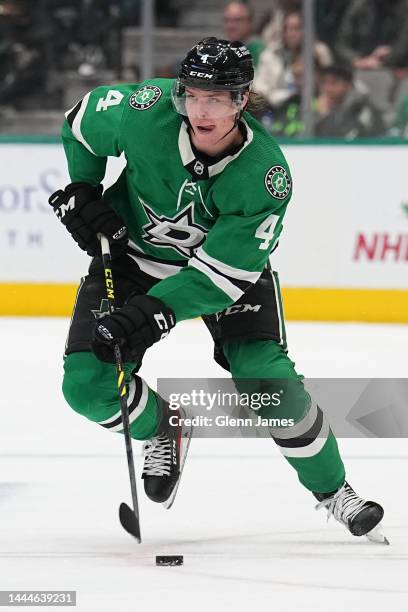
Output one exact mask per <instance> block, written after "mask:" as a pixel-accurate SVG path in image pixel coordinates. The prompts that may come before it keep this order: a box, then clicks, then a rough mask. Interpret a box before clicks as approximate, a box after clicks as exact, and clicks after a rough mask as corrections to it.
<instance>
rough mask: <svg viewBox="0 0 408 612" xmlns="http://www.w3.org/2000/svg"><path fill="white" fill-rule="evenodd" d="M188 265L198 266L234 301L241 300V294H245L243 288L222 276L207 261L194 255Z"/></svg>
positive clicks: (197, 267)
mask: <svg viewBox="0 0 408 612" xmlns="http://www.w3.org/2000/svg"><path fill="white" fill-rule="evenodd" d="M188 265H189V266H193V268H196V269H197V270H199V271H200V272H202V273H203V274H205V275H206V276H208V278H209V279H210V280H211V281H212V282H213V283H214V285H216V286H217V287H218V288H219V289H221V290H222V291H223V292H224V293H226V294H227V295H228V296H229V297H230V298H231V299H232V300H234V302H236V301H237V300H239V298H240V297H241V295H243V293H244V292H243V291H241V289H238V287H236V286H235V285H233V284H232V283H231V282H230V281H229V280H228V279H227V278H225V277H224V276H221V274H217V273H216V272H214V270H212V269H211V268H209V267H208V266H207V265H206V264H205V263H203V262H202V261H200V260H199V259H196V258H195V257H193V258H192V259H190V261H189V262H188Z"/></svg>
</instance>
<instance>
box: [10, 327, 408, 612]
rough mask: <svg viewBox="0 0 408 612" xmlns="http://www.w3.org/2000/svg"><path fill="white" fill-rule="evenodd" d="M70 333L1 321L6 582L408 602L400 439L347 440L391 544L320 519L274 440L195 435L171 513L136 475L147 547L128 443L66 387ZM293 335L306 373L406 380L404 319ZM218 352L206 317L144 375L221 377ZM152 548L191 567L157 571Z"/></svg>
mask: <svg viewBox="0 0 408 612" xmlns="http://www.w3.org/2000/svg"><path fill="white" fill-rule="evenodd" d="M67 327H68V321H67V320H65V319H7V318H3V319H1V318H0V337H1V341H2V349H1V352H0V367H1V370H0V371H1V381H2V385H1V395H0V397H1V404H0V405H1V408H2V410H1V419H2V420H1V430H0V431H1V434H0V436H1V437H0V440H1V448H0V457H1V465H2V468H1V472H0V590H9V589H26V590H27V589H35V590H41V589H44V590H59V589H64V590H76V591H77V593H78V594H77V597H78V605H77V609H79V610H81V611H84V612H85V611H86V612H88V611H89V612H93V611H96V610H98V611H101V612H105V611H106V612H108V611H109V612H111V611H112V612H131V611H132V612H133V611H136V610H141V609H143V610H145V611H147V612H156V611H160V612H162V611H166V612H172V611H173V610H175V611H176V610H177V611H181V612H184V611H187V610H189V611H190V610H197V611H200V612H201V611H203V612H204V611H205V612H208V610H209V609H211V610H213V611H214V612H218V611H221V610H222V611H224V610H226V611H227V610H233V611H237V612H241V611H245V612H246V611H249V610H258V609H259V610H272V611H274V612H275V611H276V612H281V611H288V612H289V611H290V612H292V611H303V610H306V611H309V610H310V611H313V612H327V611H328V610H334V611H336V612H337V611H338V612H351V611H352V612H354V611H357V610H358V611H365V610H367V612H368V611H369V612H377V611H378V612H380V611H381V612H382V611H383V610H384V609H385V608H389V609H390V610H392V611H393V612H395V611H397V612H400V611H401V612H402V611H405V610H407V609H408V584H407V577H408V535H407V526H408V520H407V501H408V500H407V493H406V484H407V467H408V465H407V463H408V462H407V458H408V450H407V449H406V444H405V440H372V439H371V440H341V441H340V446H341V449H342V450H343V455H344V458H345V462H346V468H347V473H348V478H349V480H350V482H351V483H352V485H353V486H354V487H355V488H356V490H357V491H358V492H359V493H360V494H361V495H363V496H366V497H373V498H374V499H377V500H378V501H380V502H381V503H383V505H384V506H385V509H386V517H385V519H384V529H385V532H386V534H387V536H388V537H389V539H390V540H391V546H389V547H385V546H376V545H373V544H370V543H368V542H367V541H366V540H365V539H364V540H362V539H358V538H353V537H352V536H351V535H349V534H348V533H347V532H346V531H345V530H344V529H342V527H341V526H340V525H338V524H337V523H335V521H333V520H331V521H330V522H329V523H328V524H327V523H326V520H325V514H324V512H323V511H321V512H315V511H314V509H313V507H314V503H315V502H314V499H313V498H312V497H311V495H310V494H309V493H308V492H307V491H305V490H304V489H303V488H302V487H301V486H300V485H299V484H298V483H297V479H296V476H295V474H294V472H293V470H291V468H290V467H289V466H288V465H287V463H286V462H285V461H284V460H283V459H282V458H281V456H280V454H279V452H278V451H277V450H276V448H275V447H274V445H273V444H272V442H270V441H269V440H248V439H243V440H213V441H211V440H193V443H192V445H191V454H190V457H189V460H188V464H187V466H186V469H185V472H184V476H183V481H182V483H181V485H180V489H179V493H178V497H177V499H176V502H175V504H174V506H173V508H172V509H171V510H170V511H165V510H164V509H162V508H161V507H158V506H156V505H155V504H153V503H151V502H149V501H148V500H147V499H146V498H145V497H144V495H143V494H142V486H141V482H140V481H139V483H138V484H139V497H140V506H141V508H140V509H141V517H142V535H143V539H144V542H143V544H142V545H138V544H137V543H136V542H135V541H133V540H132V538H131V537H130V536H128V535H127V534H126V533H125V532H124V531H123V530H122V528H121V526H120V524H119V521H118V520H117V508H118V505H119V503H120V502H121V501H127V502H129V501H130V494H129V485H128V477H127V469H126V460H125V457H124V444H123V439H122V437H121V436H119V435H113V434H109V433H108V432H105V431H103V430H101V429H100V428H98V427H96V426H95V425H93V424H92V423H89V422H87V421H85V420H84V419H83V418H81V417H80V416H78V415H76V414H75V413H74V412H72V411H71V410H70V409H69V408H68V407H67V406H66V404H65V402H64V400H63V398H62V395H61V392H60V380H61V374H62V359H61V353H62V349H63V344H64V338H65V333H66V330H67ZM288 336H289V345H290V349H291V351H290V354H291V356H292V357H294V358H295V361H296V363H297V367H298V370H299V371H300V372H302V373H303V374H305V375H306V376H314V377H326V376H327V377H346V376H353V377H356V376H361V377H376V376H378V377H387V376H390V377H406V372H407V359H406V347H407V346H408V327H404V326H385V325H384V326H380V325H376V326H374V325H361V326H360V325H331V324H327V325H326V324H320V325H317V324H293V323H292V324H290V325H288ZM211 351H212V347H211V342H210V340H209V338H208V336H207V332H206V330H205V329H204V327H203V325H200V324H199V323H198V322H189V323H184V324H181V325H180V326H178V327H177V328H176V330H174V331H173V332H172V334H171V335H170V337H169V338H168V339H166V340H165V341H163V342H162V343H161V344H160V345H157V346H155V347H153V349H152V350H151V351H150V353H149V355H148V356H147V358H146V360H145V363H144V366H143V372H142V373H143V375H144V377H145V378H146V380H147V381H148V382H150V383H151V384H154V382H155V378H156V377H157V376H166V377H169V376H176V377H182V376H191V377H209V376H213V377H218V376H221V377H222V376H224V373H223V370H221V368H219V367H218V366H217V365H216V364H214V363H213V362H212V359H211ZM135 454H136V463H137V470H138V472H139V473H140V469H141V457H140V445H139V444H135ZM157 554H183V555H184V566H183V567H171V568H165V567H155V565H154V558H155V555H157ZM36 609H38V610H43V609H44V610H45V609H49V608H43V607H38V608H36Z"/></svg>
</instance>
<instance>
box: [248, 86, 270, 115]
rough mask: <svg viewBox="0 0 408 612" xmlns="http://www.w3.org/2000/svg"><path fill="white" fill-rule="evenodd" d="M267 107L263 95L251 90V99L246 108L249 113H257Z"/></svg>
mask: <svg viewBox="0 0 408 612" xmlns="http://www.w3.org/2000/svg"><path fill="white" fill-rule="evenodd" d="M266 107H267V102H266V100H265V98H264V97H263V96H261V95H260V94H258V93H256V92H255V91H250V92H249V100H248V104H247V105H246V108H245V110H246V111H248V112H249V113H256V112H259V111H262V110H264V109H265V108H266Z"/></svg>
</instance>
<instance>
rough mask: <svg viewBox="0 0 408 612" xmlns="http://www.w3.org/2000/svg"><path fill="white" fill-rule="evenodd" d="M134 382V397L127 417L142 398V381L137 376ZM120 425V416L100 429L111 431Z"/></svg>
mask: <svg viewBox="0 0 408 612" xmlns="http://www.w3.org/2000/svg"><path fill="white" fill-rule="evenodd" d="M135 382H136V389H135V397H134V398H133V402H132V405H131V406H129V417H130V415H131V414H132V412H133V411H134V410H136V408H137V407H138V405H139V402H140V398H141V397H142V391H143V384H142V379H141V378H140V377H139V376H135ZM121 423H122V415H120V416H119V417H118V418H117V419H115V420H114V421H111V422H110V423H105V424H104V425H102V427H105V428H106V429H111V427H116V426H117V425H120V424H121Z"/></svg>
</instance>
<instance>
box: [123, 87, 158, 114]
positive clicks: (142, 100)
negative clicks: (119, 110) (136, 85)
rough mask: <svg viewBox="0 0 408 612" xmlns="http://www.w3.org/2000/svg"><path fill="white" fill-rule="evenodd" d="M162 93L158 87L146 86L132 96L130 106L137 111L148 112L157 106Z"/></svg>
mask: <svg viewBox="0 0 408 612" xmlns="http://www.w3.org/2000/svg"><path fill="white" fill-rule="evenodd" d="M162 93H163V92H162V90H161V89H160V87H157V86H156V85H145V86H144V87H141V88H140V89H138V90H137V91H135V93H134V94H132V95H131V96H130V98H129V104H130V106H131V107H132V108H134V109H135V110H140V111H141V110H148V109H149V108H151V107H152V106H153V104H156V102H157V100H158V99H159V98H160V96H161V95H162Z"/></svg>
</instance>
